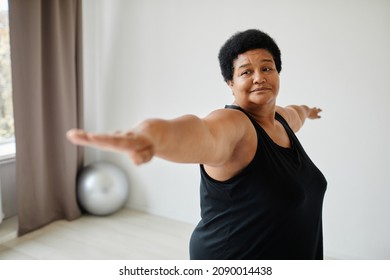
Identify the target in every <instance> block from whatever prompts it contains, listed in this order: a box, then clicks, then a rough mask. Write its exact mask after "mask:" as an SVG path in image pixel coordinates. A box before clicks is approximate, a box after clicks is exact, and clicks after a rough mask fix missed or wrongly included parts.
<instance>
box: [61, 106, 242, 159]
mask: <svg viewBox="0 0 390 280" xmlns="http://www.w3.org/2000/svg"><path fill="white" fill-rule="evenodd" d="M241 122H242V114H240V113H237V112H235V111H233V110H223V109H222V110H216V111H214V112H212V113H211V114H209V115H208V116H207V117H205V118H202V119H201V118H199V117H197V116H194V115H185V116H182V117H179V118H176V119H173V120H163V119H149V120H146V121H144V122H142V123H141V124H140V125H138V126H137V127H136V128H134V129H133V130H130V131H127V132H123V133H103V134H96V133H88V132H85V131H82V130H70V131H69V132H68V133H67V137H68V139H69V140H70V141H71V142H72V143H74V144H77V145H83V146H92V147H97V148H100V149H106V150H113V151H119V152H124V153H127V154H128V155H129V157H130V158H131V159H132V161H133V162H134V163H135V164H137V165H139V164H143V163H146V162H148V161H150V160H151V159H152V158H153V156H157V157H160V158H163V159H166V160H169V161H173V162H181V163H202V164H207V165H210V166H220V165H223V164H224V163H225V162H227V161H228V160H230V159H231V157H232V154H233V151H234V149H235V147H236V145H237V143H239V142H240V141H241V139H242V138H243V137H244V136H245V125H243V124H242V123H241Z"/></svg>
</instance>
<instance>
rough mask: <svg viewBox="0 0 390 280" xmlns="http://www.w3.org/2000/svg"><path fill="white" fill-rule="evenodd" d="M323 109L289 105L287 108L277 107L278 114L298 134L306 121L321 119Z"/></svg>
mask: <svg viewBox="0 0 390 280" xmlns="http://www.w3.org/2000/svg"><path fill="white" fill-rule="evenodd" d="M321 111H322V110H321V109H320V108H317V107H312V108H310V107H308V106H306V105H289V106H287V107H279V106H277V107H276V112H278V113H279V114H280V115H282V116H283V118H285V119H286V121H287V122H288V124H289V125H290V127H291V129H292V130H293V131H294V132H297V131H298V130H299V129H300V128H301V127H302V126H303V124H304V123H305V120H306V119H319V118H321V116H320V113H321Z"/></svg>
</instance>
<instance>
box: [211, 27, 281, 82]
mask: <svg viewBox="0 0 390 280" xmlns="http://www.w3.org/2000/svg"><path fill="white" fill-rule="evenodd" d="M254 49H266V50H267V51H269V52H270V53H271V55H272V57H273V59H274V61H275V66H276V70H277V71H278V73H280V71H281V70H282V61H281V58H280V57H281V55H280V50H279V47H278V45H277V44H276V43H275V41H274V39H272V38H271V37H270V36H269V35H268V34H267V33H264V32H262V31H260V30H257V29H248V30H246V31H242V32H237V33H235V34H234V35H233V36H232V37H230V38H229V39H228V40H227V41H226V42H225V44H224V45H223V46H222V47H221V49H220V51H219V54H218V59H219V66H220V67H221V73H222V76H223V78H224V80H225V82H227V81H231V80H232V79H233V72H234V67H233V63H234V60H235V59H236V58H237V57H238V55H240V54H242V53H244V52H247V51H250V50H254Z"/></svg>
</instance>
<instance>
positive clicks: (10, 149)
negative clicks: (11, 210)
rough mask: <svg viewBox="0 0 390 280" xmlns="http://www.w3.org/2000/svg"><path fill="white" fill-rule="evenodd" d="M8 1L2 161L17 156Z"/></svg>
mask: <svg viewBox="0 0 390 280" xmlns="http://www.w3.org/2000/svg"><path fill="white" fill-rule="evenodd" d="M8 18H9V17H8V0H0V160H1V159H4V158H9V157H14V156H15V134H14V133H15V131H14V118H13V107H12V80H11V58H10V57H11V56H10V54H11V51H10V40H9V24H8Z"/></svg>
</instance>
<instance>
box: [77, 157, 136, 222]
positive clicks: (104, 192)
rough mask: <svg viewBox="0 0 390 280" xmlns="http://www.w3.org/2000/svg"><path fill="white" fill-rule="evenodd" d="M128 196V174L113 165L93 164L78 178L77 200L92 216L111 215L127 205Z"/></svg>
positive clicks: (105, 163)
mask: <svg viewBox="0 0 390 280" xmlns="http://www.w3.org/2000/svg"><path fill="white" fill-rule="evenodd" d="M128 195H129V186H128V180H127V177H126V174H125V173H124V172H123V170H121V169H120V168H119V167H117V166H116V165H114V164H112V163H108V162H98V163H92V164H90V165H88V166H86V167H84V168H83V169H82V170H81V172H80V174H79V176H78V180H77V198H78V200H79V203H80V205H81V206H82V208H83V209H84V210H85V211H87V212H88V213H90V214H93V215H99V216H104V215H110V214H112V213H114V212H116V211H118V210H119V209H120V208H122V207H123V206H124V205H125V203H126V201H127V199H128Z"/></svg>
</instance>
